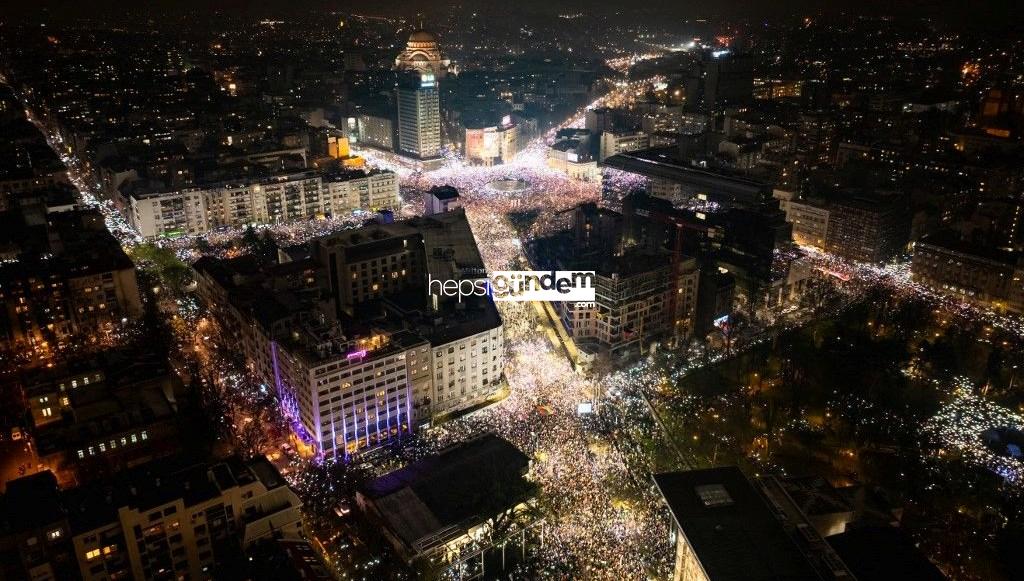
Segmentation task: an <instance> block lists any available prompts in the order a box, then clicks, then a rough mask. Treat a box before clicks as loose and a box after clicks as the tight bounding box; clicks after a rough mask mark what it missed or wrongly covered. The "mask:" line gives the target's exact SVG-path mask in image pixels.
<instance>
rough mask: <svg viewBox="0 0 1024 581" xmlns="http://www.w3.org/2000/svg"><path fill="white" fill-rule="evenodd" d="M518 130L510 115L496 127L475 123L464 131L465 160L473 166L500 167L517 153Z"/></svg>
mask: <svg viewBox="0 0 1024 581" xmlns="http://www.w3.org/2000/svg"><path fill="white" fill-rule="evenodd" d="M518 135H519V130H518V127H517V126H516V124H515V123H514V122H513V121H512V117H511V116H510V115H506V116H504V117H503V118H502V120H501V122H500V123H498V124H496V125H487V124H481V123H476V124H473V125H467V126H466V129H465V138H464V139H465V140H464V143H465V155H466V160H467V161H468V162H469V163H471V164H474V165H484V166H492V165H500V164H503V163H508V162H510V161H512V158H514V157H515V156H516V153H518V151H519V137H518Z"/></svg>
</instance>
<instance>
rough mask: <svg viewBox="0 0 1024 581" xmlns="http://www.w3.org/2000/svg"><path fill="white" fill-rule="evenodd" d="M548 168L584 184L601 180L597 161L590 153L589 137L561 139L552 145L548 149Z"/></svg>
mask: <svg viewBox="0 0 1024 581" xmlns="http://www.w3.org/2000/svg"><path fill="white" fill-rule="evenodd" d="M547 166H548V167H550V168H551V169H554V170H558V171H560V172H563V173H565V174H566V175H567V176H569V177H570V178H572V179H576V180H580V181H584V182H594V181H597V180H599V179H600V178H601V172H600V170H599V169H598V168H597V160H596V159H594V156H593V155H592V154H591V153H590V137H589V135H587V136H585V137H580V138H564V139H559V140H558V141H556V142H554V143H552V144H551V146H550V147H549V148H548V155H547Z"/></svg>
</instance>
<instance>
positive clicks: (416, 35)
mask: <svg viewBox="0 0 1024 581" xmlns="http://www.w3.org/2000/svg"><path fill="white" fill-rule="evenodd" d="M450 64H451V61H449V60H448V59H446V58H444V56H443V55H441V47H440V46H439V45H438V43H437V37H436V36H434V35H433V33H430V32H427V31H426V30H422V29H421V30H417V31H415V32H413V33H412V34H410V35H409V42H408V43H407V44H406V46H405V50H404V51H402V52H401V54H399V55H398V58H396V59H395V68H397V69H398V70H405V71H417V72H419V73H433V74H434V77H435V78H438V79H440V78H441V77H443V76H445V74H446V73H447V72H448V66H449V65H450Z"/></svg>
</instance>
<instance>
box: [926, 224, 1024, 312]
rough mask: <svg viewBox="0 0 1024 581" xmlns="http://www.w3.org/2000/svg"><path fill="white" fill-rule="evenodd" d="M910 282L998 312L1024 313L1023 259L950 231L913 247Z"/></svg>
mask: <svg viewBox="0 0 1024 581" xmlns="http://www.w3.org/2000/svg"><path fill="white" fill-rule="evenodd" d="M910 272H911V274H912V276H913V277H914V280H915V281H917V282H919V283H921V284H924V285H927V286H928V287H930V288H932V289H934V290H935V291H937V292H940V293H942V294H945V295H950V296H954V297H956V298H958V299H960V300H962V301H965V302H969V303H974V304H977V305H980V306H982V307H985V308H989V309H994V310H997V311H1001V312H1010V313H1015V314H1024V259H1022V257H1021V255H1020V253H1016V252H1010V251H1005V250H999V249H995V248H986V247H981V246H978V245H974V244H970V243H967V242H964V241H962V240H960V239H959V238H958V237H957V236H955V235H954V234H953V233H950V232H939V233H936V234H932V235H929V236H925V237H924V238H922V239H921V240H918V241H917V242H916V243H915V244H914V257H913V260H912V262H911V268H910Z"/></svg>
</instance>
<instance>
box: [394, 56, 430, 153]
mask: <svg viewBox="0 0 1024 581" xmlns="http://www.w3.org/2000/svg"><path fill="white" fill-rule="evenodd" d="M395 93H396V100H397V106H398V150H399V152H400V153H402V154H404V155H408V156H411V157H413V158H416V159H420V160H430V159H436V158H437V157H438V156H440V155H441V101H440V96H439V95H438V91H437V80H436V78H435V77H434V75H433V74H432V73H423V74H422V75H408V76H405V77H403V78H402V80H401V81H400V82H399V84H398V87H397V88H396V90H395Z"/></svg>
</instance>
